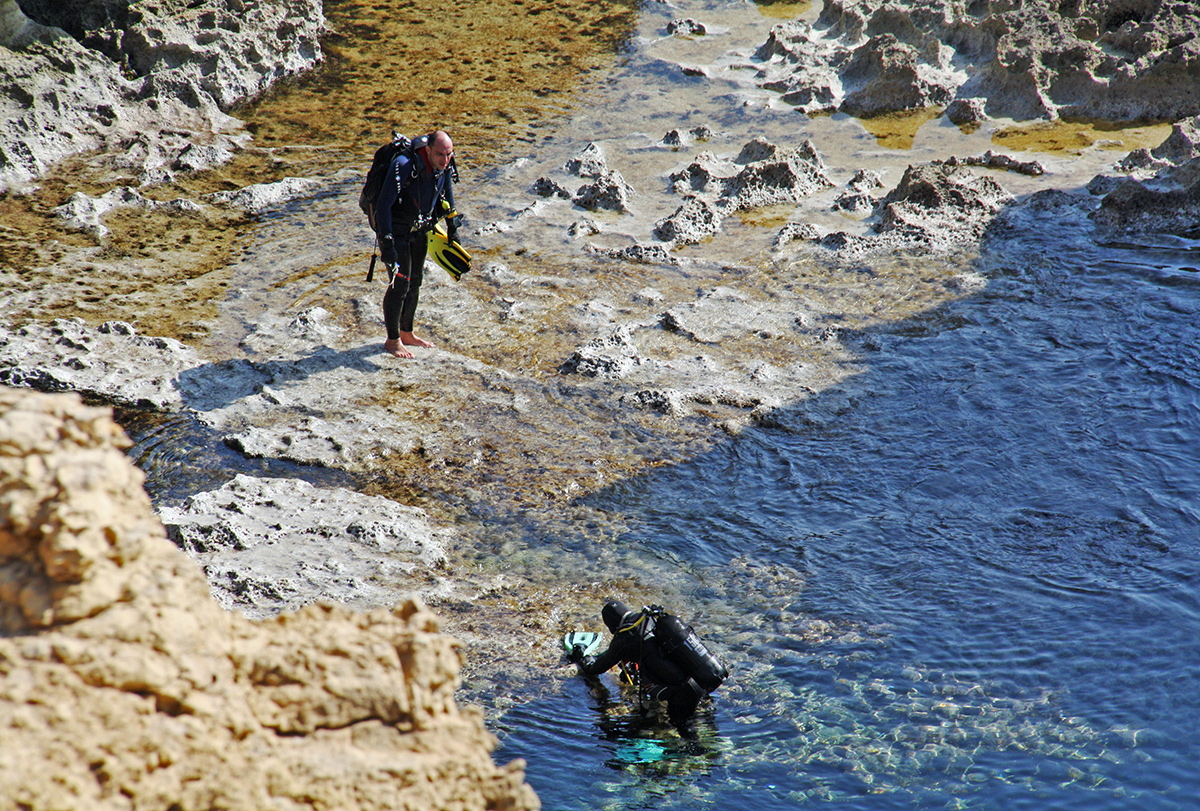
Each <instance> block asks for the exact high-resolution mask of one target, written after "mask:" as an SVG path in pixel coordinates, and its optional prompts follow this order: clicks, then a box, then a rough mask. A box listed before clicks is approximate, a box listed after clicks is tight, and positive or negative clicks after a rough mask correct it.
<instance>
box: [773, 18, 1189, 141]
mask: <svg viewBox="0 0 1200 811" xmlns="http://www.w3.org/2000/svg"><path fill="white" fill-rule="evenodd" d="M755 59H756V60H758V61H759V63H760V64H761V66H762V73H761V78H760V79H759V84H760V86H762V87H763V88H766V89H768V90H775V91H778V92H780V93H781V94H782V97H783V99H784V101H786V102H788V103H790V104H794V105H796V106H797V107H799V108H800V109H801V110H802V111H803V112H806V113H809V114H813V113H818V112H831V111H835V110H837V111H842V112H847V113H851V114H853V115H859V116H872V115H878V114H881V113H887V112H896V111H902V110H912V109H918V108H922V107H927V106H943V105H949V108H948V114H949V115H950V118H951V120H952V121H954V122H955V123H958V124H960V125H974V124H978V123H979V122H981V121H983V120H985V119H986V118H987V117H991V118H1002V117H1010V118H1016V119H1023V120H1027V119H1038V118H1047V119H1053V118H1060V117H1068V116H1070V117H1079V118H1099V119H1105V120H1112V121H1136V120H1139V119H1143V118H1155V119H1162V118H1166V119H1168V120H1172V119H1179V118H1183V117H1185V116H1192V115H1196V114H1197V113H1198V112H1200V95H1197V93H1196V92H1195V88H1196V86H1197V84H1198V83H1200V18H1197V16H1196V14H1195V10H1194V8H1192V7H1191V6H1190V4H1186V3H1081V2H1070V3H1067V2H1064V3H1060V2H1057V0H1027V2H1022V3H1013V2H998V1H993V0H981V2H972V3H923V2H908V1H907V0H901V2H896V0H827V2H826V3H824V4H823V6H822V8H821V13H820V17H819V19H818V20H817V22H816V23H815V24H810V23H807V22H804V21H800V20H789V21H787V22H784V23H780V24H779V25H777V26H775V27H774V28H773V29H772V30H771V33H770V35H769V37H768V38H767V40H766V41H765V42H764V43H763V44H762V45H761V46H760V47H759V49H758V50H757V51H756V53H755Z"/></svg>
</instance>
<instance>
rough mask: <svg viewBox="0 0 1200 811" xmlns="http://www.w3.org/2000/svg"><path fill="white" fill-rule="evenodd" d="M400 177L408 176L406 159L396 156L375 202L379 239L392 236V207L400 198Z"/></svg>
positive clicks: (376, 230)
mask: <svg viewBox="0 0 1200 811" xmlns="http://www.w3.org/2000/svg"><path fill="white" fill-rule="evenodd" d="M401 176H404V177H407V176H408V157H407V156H405V155H403V154H400V155H397V156H396V158H395V160H393V161H392V165H391V166H389V167H388V172H387V174H386V175H385V176H384V178H383V185H382V186H380V188H379V198H378V199H377V200H376V201H375V232H376V233H377V234H379V236H380V237H384V236H391V234H392V206H394V205H395V204H396V200H397V199H399V197H400V192H401V184H400V178H401Z"/></svg>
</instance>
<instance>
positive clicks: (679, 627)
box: [568, 600, 729, 728]
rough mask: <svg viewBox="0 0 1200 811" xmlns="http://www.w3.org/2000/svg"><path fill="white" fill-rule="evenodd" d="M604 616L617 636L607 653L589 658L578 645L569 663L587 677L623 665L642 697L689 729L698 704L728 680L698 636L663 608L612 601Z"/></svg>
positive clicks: (625, 672) (606, 622)
mask: <svg viewBox="0 0 1200 811" xmlns="http://www.w3.org/2000/svg"><path fill="white" fill-rule="evenodd" d="M600 616H601V617H602V618H603V619H604V624H605V625H607V626H608V630H609V631H611V632H612V635H613V638H612V642H611V643H610V644H609V646H608V650H606V651H604V652H603V653H601V654H600V655H599V656H587V655H586V654H585V652H584V646H583V645H579V644H576V645H573V646H571V647H570V650H569V652H568V658H569V659H570V661H572V662H574V663H575V664H576V665H577V666H578V667H579V672H580V673H582V674H583V675H585V676H598V675H600V674H601V673H604V672H605V671H607V670H609V669H611V668H613V667H616V666H618V665H620V666H621V669H622V672H623V674H625V675H626V676H627V677H628V679H629V681H630V683H632V684H635V685H637V687H638V692H639V694H640V695H641V696H644V697H647V698H649V699H650V700H651V701H665V702H666V704H667V717H668V718H669V719H670V721H671V723H672V724H674V725H675V726H676V727H680V728H684V727H686V725H687V723H688V722H689V721H690V720H691V718H692V715H693V714H694V713H695V712H696V707H697V706H698V705H699V704H700V700H701V699H703V698H704V697H705V696H707V695H708V694H709V693H711V692H712V691H713V690H716V689H717V688H718V687H720V686H721V682H723V681H724V680H725V679H726V678H728V676H729V670H728V669H727V668H726V667H725V666H724V665H723V664H721V662H720V661H719V660H718V659H717V657H715V656H713V654H712V653H711V652H709V650H708V648H706V647H705V646H704V643H703V642H701V641H700V637H698V636H697V635H696V632H695V631H693V630H692V629H691V627H690V626H688V625H685V624H684V623H683V621H682V620H680V619H679V618H678V617H676V616H674V615H672V614H668V613H666V612H665V611H664V610H663V609H662V607H661V606H647V607H645V608H643V609H642V610H641V611H632V610H630V608H629V606H627V605H625V604H624V603H622V602H620V601H619V600H609V601H608V602H607V603H605V604H604V608H603V609H602V610H601V611H600Z"/></svg>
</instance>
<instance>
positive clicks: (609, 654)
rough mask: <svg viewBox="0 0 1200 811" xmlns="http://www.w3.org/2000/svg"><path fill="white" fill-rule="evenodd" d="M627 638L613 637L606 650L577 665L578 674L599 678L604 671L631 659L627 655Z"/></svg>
mask: <svg viewBox="0 0 1200 811" xmlns="http://www.w3.org/2000/svg"><path fill="white" fill-rule="evenodd" d="M628 638H629V637H628V636H616V637H613V641H612V643H611V644H610V645H609V646H608V650H606V651H605V652H604V653H602V654H600V655H599V656H597V657H595V658H592V657H590V656H589V657H587V658H585V659H584V660H583V661H582V662H580V663H579V672H580V673H582V674H583V675H585V676H599V675H600V674H601V673H603V672H605V671H606V670H611V669H612V668H614V667H616V665H617V663H618V662H622V661H624V660H625V659H629V658H632V657H630V655H629V654H630V651H629V643H628V641H627V640H628Z"/></svg>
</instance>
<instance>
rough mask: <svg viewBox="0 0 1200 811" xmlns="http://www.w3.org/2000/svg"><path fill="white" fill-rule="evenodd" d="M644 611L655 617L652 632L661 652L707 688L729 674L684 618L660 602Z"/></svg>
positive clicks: (713, 686)
mask: <svg viewBox="0 0 1200 811" xmlns="http://www.w3.org/2000/svg"><path fill="white" fill-rule="evenodd" d="M645 613H647V614H648V615H650V616H651V617H653V618H654V630H653V633H654V636H655V638H656V639H657V640H658V646H659V649H660V650H662V652H663V655H664V656H666V657H667V658H668V659H670V660H671V662H672V663H673V664H674V665H675V666H676V667H678V668H679V669H680V670H682V671H684V672H685V673H687V674H688V675H689V676H690V677H691V678H692V679H693V680H695V682H696V683H697V684H699V685H700V686H701V687H703V688H704V689H705V690H706V691H707V692H710V693H711V692H712V691H713V690H716V689H717V688H718V687H720V686H721V682H723V681H725V679H727V678H729V669H728V668H727V667H725V665H723V664H721V660H719V659H718V658H717V657H716V656H714V655H713V653H712V652H711V651H710V650H709V649H708V648H707V647H706V646H705V644H704V643H703V642H702V641H700V637H699V636H698V635H697V634H696V632H695V631H694V630H692V626H690V625H684V623H683V620H681V619H679V617H677V616H675V615H674V614H668V613H666V612H665V611H664V610H663V609H662V606H657V605H652V606H647V607H646V608H645Z"/></svg>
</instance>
